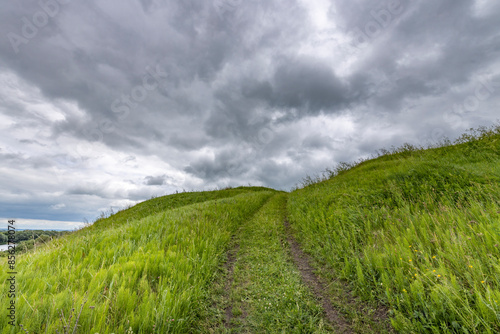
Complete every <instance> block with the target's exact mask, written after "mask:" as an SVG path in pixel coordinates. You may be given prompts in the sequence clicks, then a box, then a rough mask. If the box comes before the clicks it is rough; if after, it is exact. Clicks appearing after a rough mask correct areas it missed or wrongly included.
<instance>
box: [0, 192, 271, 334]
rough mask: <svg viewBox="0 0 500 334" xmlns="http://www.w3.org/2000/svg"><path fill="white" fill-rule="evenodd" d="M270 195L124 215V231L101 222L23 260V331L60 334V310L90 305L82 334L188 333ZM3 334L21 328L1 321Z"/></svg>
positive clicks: (19, 301)
mask: <svg viewBox="0 0 500 334" xmlns="http://www.w3.org/2000/svg"><path fill="white" fill-rule="evenodd" d="M228 191H230V190H228ZM271 194H272V192H270V191H256V192H253V191H247V192H246V193H244V192H243V193H240V194H239V195H236V196H233V197H230V198H224V199H219V200H211V201H206V202H203V203H197V204H191V205H187V206H182V207H178V208H176V209H170V210H165V208H163V209H161V210H162V211H160V212H159V213H152V214H150V215H146V214H145V212H146V211H147V210H146V211H144V212H143V216H144V217H142V218H140V219H126V218H127V217H126V215H125V213H126V212H125V213H123V214H122V217H121V218H123V219H120V220H119V224H118V223H117V222H118V220H116V217H115V220H111V219H110V220H109V221H107V220H102V221H99V222H98V224H96V225H94V226H91V227H90V228H85V229H82V230H80V231H78V233H74V234H71V235H69V236H66V237H64V238H61V239H58V240H55V241H53V242H52V243H50V244H49V246H47V247H44V248H42V249H39V250H38V251H37V252H30V253H27V254H24V255H22V256H20V257H19V259H18V263H17V269H18V272H19V273H18V275H17V277H16V278H17V282H18V284H19V285H18V287H17V291H18V296H17V298H16V308H17V310H16V312H17V314H16V315H17V322H18V324H20V323H21V324H22V325H23V328H25V329H26V330H27V331H29V333H54V332H55V330H56V329H58V328H60V324H59V322H60V319H61V310H62V311H63V312H64V314H65V315H68V314H70V312H71V310H72V309H73V308H74V306H73V305H74V304H76V305H82V304H83V301H84V300H87V302H86V304H85V307H84V308H83V309H82V311H81V314H80V315H79V321H78V327H77V330H78V333H100V334H109V333H125V332H126V331H128V330H129V329H131V332H133V333H166V332H172V333H185V332H188V331H189V329H190V328H191V327H192V326H193V324H195V323H196V322H197V318H196V317H197V314H198V312H197V310H198V309H199V308H200V307H201V304H202V303H203V301H204V293H205V291H206V290H207V286H208V285H209V284H210V282H211V281H212V280H213V278H214V277H213V275H214V273H215V270H214V269H215V268H216V267H217V266H218V265H219V261H220V260H221V259H222V258H223V255H224V254H225V251H226V247H227V244H228V242H229V240H230V237H231V235H232V234H233V233H234V231H235V229H236V228H237V227H238V225H239V224H240V223H241V222H242V221H243V220H245V219H248V218H249V217H250V216H251V215H252V214H253V213H254V212H255V211H256V210H257V209H258V208H259V207H260V206H261V205H262V204H263V203H264V202H265V200H266V199H267V198H268V197H269V196H270V195H271ZM198 199H199V198H195V199H194V201H195V202H197V201H198ZM205 199H206V198H205ZM164 200H165V199H164ZM186 202H189V200H187V199H186V201H185V202H184V204H186ZM149 204H151V203H149ZM167 206H168V205H167ZM173 206H175V205H173ZM132 212H137V210H136V211H132ZM112 223H113V224H112ZM0 270H1V271H0V281H1V283H0V296H1V299H2V300H8V298H7V296H6V292H7V289H6V287H5V284H6V283H5V280H6V278H7V274H6V270H5V266H2V268H1V269H0ZM78 309H79V308H78ZM0 328H2V331H1V332H2V333H18V328H19V327H18V328H13V327H12V326H10V325H8V324H7V318H6V317H0Z"/></svg>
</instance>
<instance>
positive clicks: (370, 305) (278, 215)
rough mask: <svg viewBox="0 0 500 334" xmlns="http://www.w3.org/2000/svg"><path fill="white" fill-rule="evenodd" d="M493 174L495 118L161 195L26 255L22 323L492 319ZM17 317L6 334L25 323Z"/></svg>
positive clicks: (130, 328) (480, 325)
mask: <svg viewBox="0 0 500 334" xmlns="http://www.w3.org/2000/svg"><path fill="white" fill-rule="evenodd" d="M499 181H500V128H493V129H490V130H485V129H480V130H479V131H476V132H472V133H471V134H468V135H464V136H462V137H461V138H460V139H459V140H457V141H456V142H455V143H454V145H451V143H445V145H441V147H436V148H432V149H422V148H415V147H412V146H410V145H404V146H402V147H401V148H398V149H394V150H393V151H391V152H385V154H384V155H382V156H380V157H378V158H375V159H372V160H368V161H364V162H361V163H358V164H355V165H351V166H349V168H346V165H341V166H340V167H339V168H337V169H336V170H334V171H330V172H329V174H328V175H327V177H324V178H322V179H318V180H312V179H309V180H308V182H307V186H305V187H303V188H302V189H297V190H295V191H293V192H290V193H285V192H278V191H275V190H272V189H267V188H261V187H240V188H234V189H226V190H220V191H212V192H198V193H182V194H175V195H169V196H164V197H159V198H155V199H152V200H149V201H146V202H143V203H140V204H138V205H136V206H134V207H132V208H129V209H127V210H124V211H121V212H118V213H117V214H114V215H113V216H111V217H109V218H105V219H99V220H98V221H96V222H95V223H94V224H93V225H91V226H89V227H86V228H84V229H81V230H79V231H77V232H74V233H71V234H70V235H66V236H64V237H62V238H60V239H56V240H53V241H52V242H50V243H48V244H47V245H46V246H45V247H41V248H40V247H38V248H37V250H36V251H30V252H28V253H26V254H23V255H20V256H18V259H17V264H16V268H17V271H18V274H17V275H16V281H17V292H18V293H17V295H16V323H17V324H18V325H20V324H22V325H23V328H24V329H25V330H26V331H27V332H28V333H56V331H57V332H59V333H73V329H74V328H76V331H75V333H92V334H93V333H100V334H103V333H108V334H110V333H389V332H401V333H498V332H500V262H499V258H500V182H499ZM1 261H3V262H2V263H1V268H0V281H1V282H2V283H0V298H1V300H2V301H7V300H9V298H8V296H7V293H8V286H7V285H8V284H7V282H6V279H7V278H8V274H7V265H6V259H5V258H2V259H1ZM4 303H5V305H7V304H6V302H4ZM8 321H9V319H8V318H7V317H5V316H2V317H0V328H1V333H25V332H26V331H24V330H22V329H20V327H12V326H10V325H9V324H8Z"/></svg>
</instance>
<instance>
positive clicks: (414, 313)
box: [288, 127, 500, 333]
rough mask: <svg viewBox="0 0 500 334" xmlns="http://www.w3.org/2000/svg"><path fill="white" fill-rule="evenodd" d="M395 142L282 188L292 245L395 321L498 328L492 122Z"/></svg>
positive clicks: (437, 328)
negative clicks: (377, 153) (403, 144)
mask: <svg viewBox="0 0 500 334" xmlns="http://www.w3.org/2000/svg"><path fill="white" fill-rule="evenodd" d="M441 146H442V147H438V148H434V149H429V150H423V149H415V150H413V149H412V150H409V149H401V150H400V151H399V152H397V151H393V152H389V153H388V154H385V155H383V156H381V157H379V158H377V159H374V160H370V161H365V162H362V163H359V164H357V165H356V166H355V167H354V168H351V169H349V170H346V171H343V172H342V173H337V174H336V175H333V177H332V178H331V179H329V180H326V181H323V182H320V183H316V184H311V185H309V186H307V187H305V188H304V189H300V190H297V191H295V192H293V193H291V194H290V198H289V202H288V210H289V212H290V218H291V223H292V226H293V228H294V230H295V231H296V233H297V236H298V237H299V238H300V241H301V243H302V245H303V246H304V247H305V248H306V250H307V251H309V252H310V253H312V254H313V255H314V256H315V257H316V259H318V260H319V261H320V262H322V263H325V264H327V265H328V266H329V267H331V268H332V269H333V270H335V272H336V273H337V275H338V276H340V277H341V278H343V279H345V280H346V281H348V282H350V283H351V285H352V287H353V289H354V290H355V291H356V292H357V293H358V294H359V295H360V296H362V297H363V298H365V299H369V300H374V301H378V302H379V303H382V304H386V305H387V306H389V307H390V309H391V314H392V322H393V325H394V327H395V328H396V329H397V330H400V331H402V332H417V333H498V332H500V264H499V263H500V262H499V257H500V182H499V181H500V128H498V127H497V128H493V129H480V130H479V131H477V132H476V133H474V132H473V133H472V134H469V135H465V136H463V137H461V138H460V139H459V140H458V141H457V143H456V145H441Z"/></svg>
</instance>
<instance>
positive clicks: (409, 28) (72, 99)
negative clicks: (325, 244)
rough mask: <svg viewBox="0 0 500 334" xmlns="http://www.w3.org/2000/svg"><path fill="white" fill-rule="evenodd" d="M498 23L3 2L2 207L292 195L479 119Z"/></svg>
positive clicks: (118, 1) (25, 213) (45, 211)
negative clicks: (308, 179)
mask: <svg viewBox="0 0 500 334" xmlns="http://www.w3.org/2000/svg"><path fill="white" fill-rule="evenodd" d="M498 17H500V2H498V1H496V0H422V1H409V0H400V1H398V0H389V1H374V0H280V1H277V0H255V1H252V0H248V1H243V0H184V1H173V0H129V1H122V0H86V1H77V0H41V1H35V0H18V1H2V2H1V3H0V31H1V35H2V36H1V38H0V131H1V132H0V217H7V218H16V219H18V220H20V221H26V222H28V221H30V222H36V221H35V220H39V221H38V222H39V223H38V225H40V224H41V223H40V222H43V224H45V225H46V226H47V227H60V226H69V225H68V224H66V223H61V222H67V221H70V222H82V221H83V219H84V218H87V219H88V220H90V221H92V220H93V219H95V217H96V216H97V215H98V214H99V212H100V211H105V210H108V209H109V208H110V207H113V208H114V209H115V210H116V209H117V208H120V207H124V206H126V205H130V204H134V203H137V202H138V201H143V200H145V199H149V198H151V196H154V195H163V194H170V193H173V192H175V191H176V190H177V191H182V190H183V189H185V190H203V189H213V188H215V187H224V186H227V185H233V186H236V185H248V184H251V185H263V186H268V187H272V188H276V189H283V190H289V189H290V188H291V187H292V186H294V185H295V184H296V183H297V182H298V181H300V180H301V178H302V177H304V176H305V175H307V174H314V173H317V172H320V171H322V170H324V169H325V168H326V167H332V166H334V165H335V164H336V163H338V162H341V161H353V160H357V159H358V158H360V157H367V156H370V155H371V154H372V153H374V152H375V151H376V150H377V149H379V148H384V147H385V148H387V147H390V146H391V145H396V146H397V145H400V144H402V143H404V142H409V143H413V144H422V145H425V144H429V143H433V142H436V141H438V140H440V139H442V138H443V136H448V137H450V138H454V137H456V136H458V135H459V134H460V133H462V132H463V131H464V130H465V129H467V128H470V127H477V126H480V125H491V124H493V123H495V122H496V121H497V120H498V119H500V112H499V111H498V105H499V102H500V21H499V20H498ZM7 218H5V219H7ZM47 221H59V222H58V223H52V224H51V223H50V222H47ZM0 223H1V222H0ZM5 224H6V222H5ZM70 225H71V224H70ZM0 228H1V226H0Z"/></svg>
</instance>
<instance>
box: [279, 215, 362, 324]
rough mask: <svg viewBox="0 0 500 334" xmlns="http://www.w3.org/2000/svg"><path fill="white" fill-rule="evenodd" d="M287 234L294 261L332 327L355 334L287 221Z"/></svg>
mask: <svg viewBox="0 0 500 334" xmlns="http://www.w3.org/2000/svg"><path fill="white" fill-rule="evenodd" d="M284 223H285V232H286V236H287V240H288V244H289V245H290V252H291V255H292V258H293V261H294V263H295V265H296V266H297V268H298V269H299V271H300V275H301V276H302V280H303V281H304V284H306V285H307V286H308V287H309V288H310V289H311V291H312V292H313V294H314V296H315V297H316V299H318V301H319V302H320V303H321V306H322V307H323V309H324V311H325V315H326V319H327V320H328V321H329V322H330V325H331V326H333V327H334V328H335V329H336V331H335V332H336V333H343V334H350V333H354V331H353V330H352V329H351V326H350V325H349V323H348V321H347V320H346V319H345V318H344V316H343V315H342V314H341V313H340V312H339V311H337V310H336V309H335V308H334V307H333V306H332V304H331V303H330V300H329V297H328V293H327V291H328V290H327V286H326V284H325V283H323V282H322V281H321V279H320V278H319V277H318V276H316V274H315V273H314V268H313V267H312V266H311V263H312V262H311V257H310V256H309V255H307V254H306V253H304V251H302V249H301V248H300V246H299V244H298V242H297V240H295V238H294V237H293V235H292V232H291V228H290V223H289V222H288V220H286V219H285V222H284Z"/></svg>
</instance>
